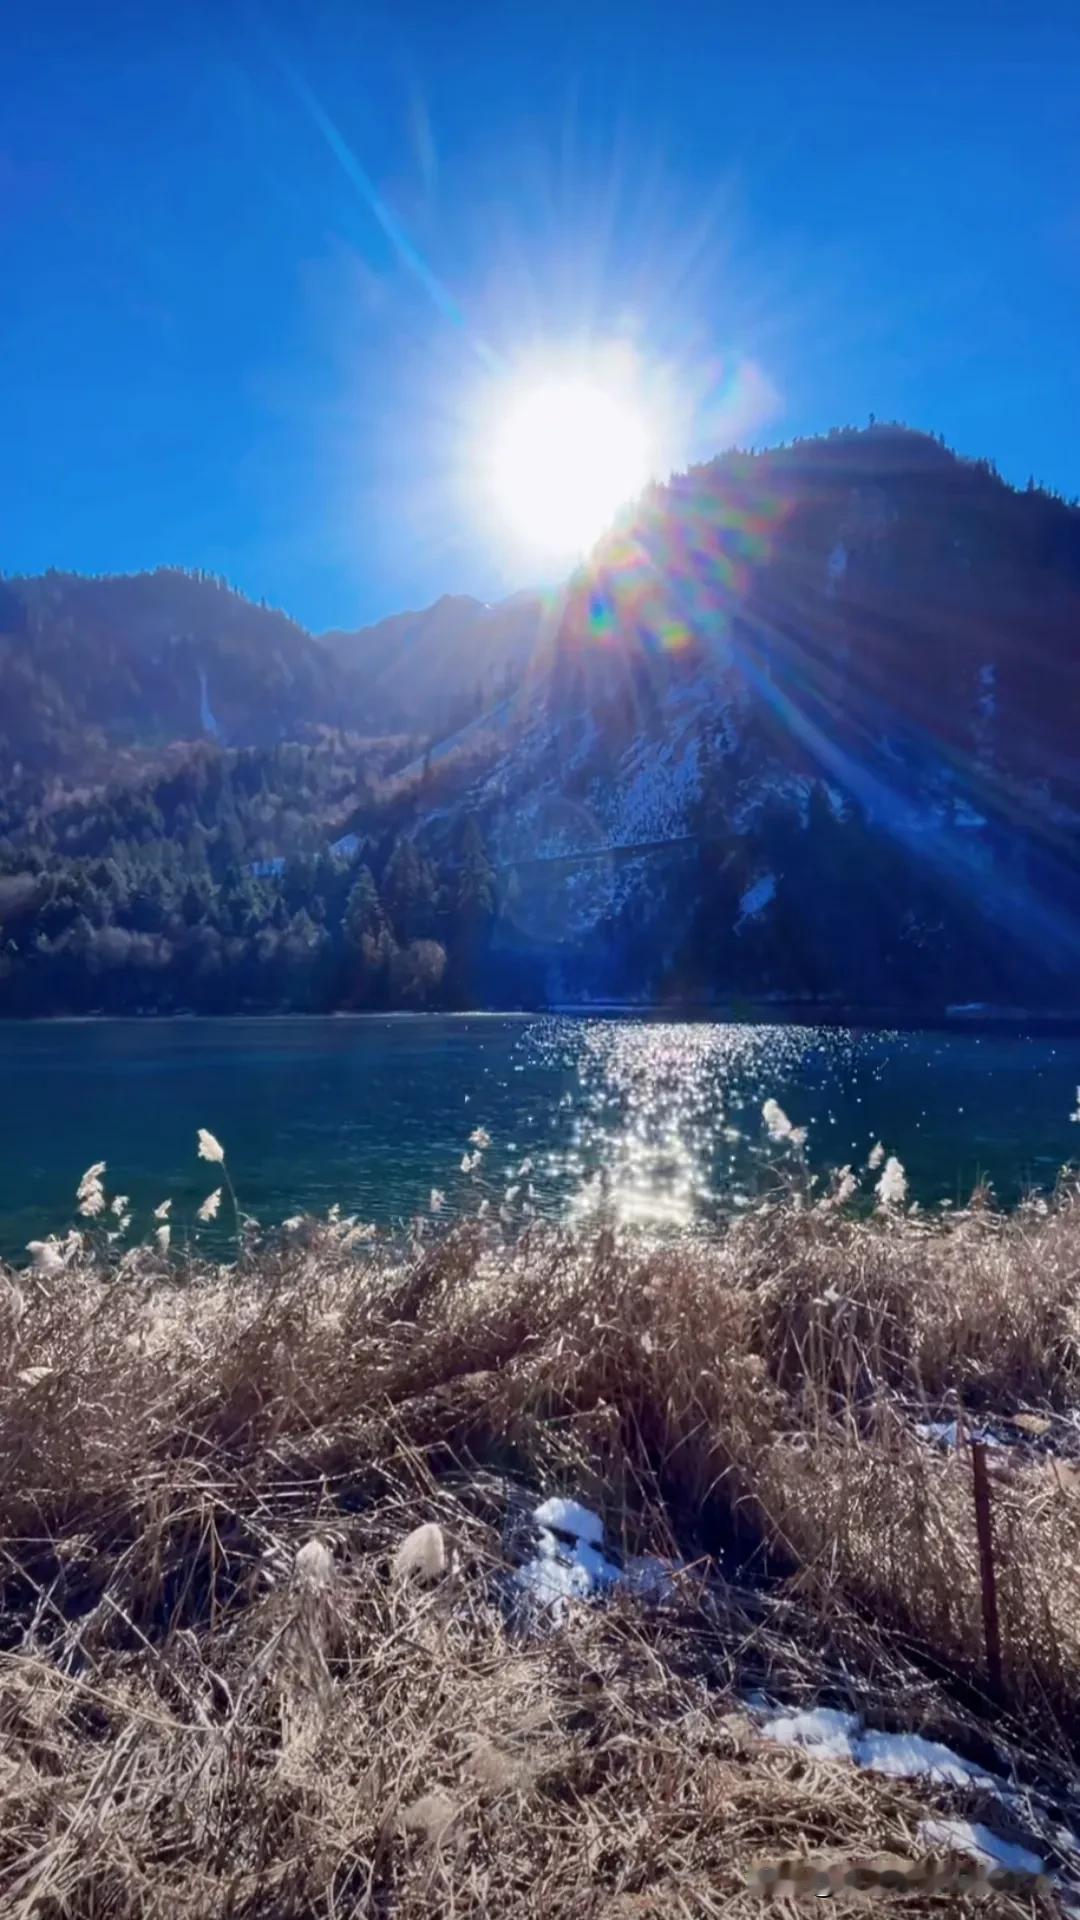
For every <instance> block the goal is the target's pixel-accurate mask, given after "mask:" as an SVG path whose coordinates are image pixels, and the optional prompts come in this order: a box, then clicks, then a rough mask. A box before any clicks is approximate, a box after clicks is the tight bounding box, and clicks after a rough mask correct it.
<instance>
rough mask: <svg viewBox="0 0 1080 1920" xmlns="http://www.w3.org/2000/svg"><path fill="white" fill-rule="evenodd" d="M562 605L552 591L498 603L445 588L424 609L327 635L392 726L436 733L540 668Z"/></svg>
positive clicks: (476, 711)
mask: <svg viewBox="0 0 1080 1920" xmlns="http://www.w3.org/2000/svg"><path fill="white" fill-rule="evenodd" d="M559 605H560V597H559V596H558V595H553V594H541V593H515V594H512V595H511V596H510V598H509V599H507V600H502V601H499V602H498V603H497V604H496V605H495V606H488V605H487V604H485V602H484V601H482V600H474V599H472V598H471V597H470V596H469V595H468V594H444V595H443V597H442V599H440V600H436V602H435V604H434V605H433V606H430V607H426V608H424V610H423V611H422V612H420V613H395V614H391V616H390V618H389V619H387V620H379V621H377V622H376V623H375V625H374V626H370V627H361V628H360V629H359V630H358V631H357V632H355V633H346V632H340V631H338V632H332V633H326V634H324V635H323V636H322V638H323V643H324V645H325V646H326V647H327V648H328V649H329V651H330V652H331V653H332V654H333V655H334V657H335V659H337V660H340V661H341V662H342V664H343V665H344V666H346V667H347V668H348V669H349V670H350V671H351V672H352V673H353V674H354V675H355V677H356V680H357V682H358V684H359V686H360V687H362V689H363V691H364V694H365V696H366V698H367V699H368V700H369V702H370V706H371V710H372V712H374V713H378V714H379V715H380V716H381V718H382V720H383V722H384V723H385V724H386V725H387V726H393V727H407V728H409V729H410V731H414V732H424V733H432V734H439V733H444V732H452V731H454V730H455V729H456V728H457V727H458V726H461V725H463V724H464V723H465V722H466V721H467V720H470V719H474V718H475V717H476V716H477V715H478V714H480V713H483V712H484V711H485V710H486V709H488V708H490V707H491V706H493V705H495V704H497V703H498V702H499V701H500V700H502V699H505V698H506V697H507V696H508V695H509V694H510V693H511V692H513V691H515V690H516V688H517V686H518V685H519V683H520V681H521V680H522V679H523V678H524V677H525V675H526V674H527V673H528V672H529V671H530V670H536V669H537V667H538V664H539V658H540V650H541V648H542V646H543V643H544V640H545V637H546V636H550V633H551V631H552V629H553V626H554V623H555V620H556V619H557V614H558V608H559Z"/></svg>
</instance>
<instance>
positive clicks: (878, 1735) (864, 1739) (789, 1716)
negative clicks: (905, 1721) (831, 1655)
mask: <svg viewBox="0 0 1080 1920" xmlns="http://www.w3.org/2000/svg"><path fill="white" fill-rule="evenodd" d="M761 1732H762V1734H763V1735H764V1737H765V1738H766V1739H767V1740H776V1741H778V1742H779V1744H780V1745H781V1746H785V1747H804V1748H805V1749H806V1750H807V1751H808V1752H811V1753H815V1754H817V1755H818V1757H819V1758H821V1759H823V1760H850V1761H851V1762H852V1763H853V1764H854V1765H855V1766H857V1767H861V1768H862V1769H863V1771H864V1772H866V1773H880V1774H884V1775H886V1776H887V1777H888V1778H890V1779H893V1780H931V1781H933V1782H935V1784H937V1785H939V1786H949V1787H971V1786H978V1787H982V1788H989V1789H990V1790H991V1791H993V1792H997V1791H999V1786H998V1782H997V1781H995V1780H994V1779H992V1778H991V1776H990V1775H989V1774H988V1773H984V1772H983V1770H982V1769H981V1767H977V1766H975V1765H974V1764H973V1762H972V1761H970V1760H965V1759H964V1758H963V1757H962V1755H960V1754H958V1753H954V1752H953V1749H952V1748H951V1747H946V1746H944V1745H943V1744H942V1743H941V1741H939V1740H927V1739H925V1738H924V1736H923V1735H922V1734H921V1733H882V1732H881V1731H879V1730H878V1729H877V1728H874V1727H864V1726H863V1724H862V1721H861V1720H860V1718H859V1715H858V1714H857V1713H843V1712H841V1711H840V1710H839V1709H838V1708H836V1707H809V1708H805V1709H804V1710H803V1711H801V1712H797V1713H780V1714H776V1713H774V1714H772V1715H771V1716H770V1717H769V1718H768V1719H766V1720H764V1721H763V1722H762V1725H761Z"/></svg>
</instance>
